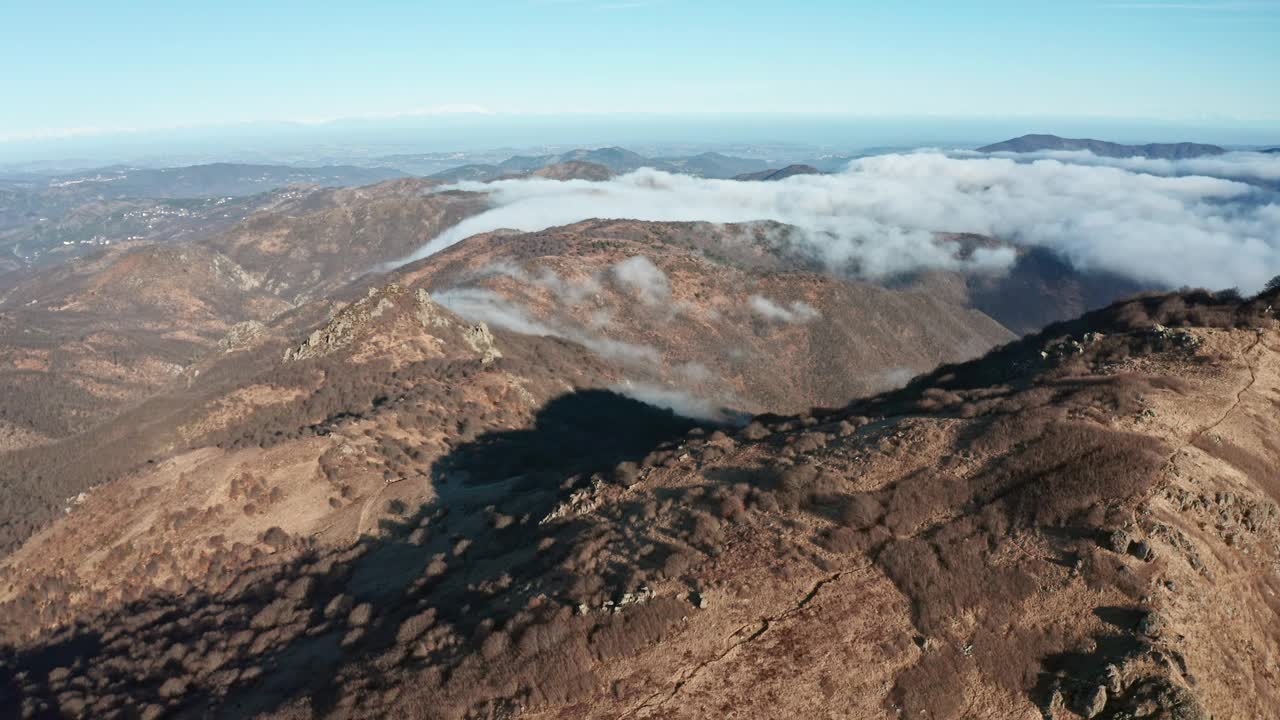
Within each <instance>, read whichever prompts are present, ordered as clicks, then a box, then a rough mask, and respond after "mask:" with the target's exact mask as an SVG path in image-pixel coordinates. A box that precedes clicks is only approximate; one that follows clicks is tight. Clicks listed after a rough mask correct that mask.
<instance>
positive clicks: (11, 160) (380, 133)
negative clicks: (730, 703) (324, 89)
mask: <svg viewBox="0 0 1280 720" xmlns="http://www.w3.org/2000/svg"><path fill="white" fill-rule="evenodd" d="M1028 133H1046V134H1055V135H1061V136H1064V137H1093V138H1097V139H1102V140H1108V141H1112V142H1121V143H1147V142H1204V143H1214V144H1218V145H1223V146H1225V147H1269V146H1271V145H1275V144H1280V132H1277V131H1275V130H1271V129H1269V128H1252V127H1249V126H1239V125H1235V126H1233V125H1216V126H1213V125H1194V124H1184V123H1169V122H1158V121H1153V120H1143V119H1111V118H1069V117H1062V118H1057V117H1009V118H996V117H991V118H982V117H926V116H902V117H867V116H841V115H801V114H786V113H685V114H680V113H670V114H658V113H649V114H640V113H613V114H603V113H591V114H545V115H521V114H481V113H451V114H448V115H440V116H430V117H427V116H412V117H401V118H379V119H359V118H352V119H345V120H334V121H326V122H322V123H309V124H302V123H240V124H235V125H221V126H218V125H211V126H194V127H183V128H168V129H157V130H147V131H142V130H138V131H128V132H113V133H106V134H101V135H99V134H87V135H70V136H66V137H50V138H41V139H32V140H21V141H9V142H0V168H2V169H8V170H10V171H12V170H15V169H22V170H29V171H35V170H70V169H84V168H90V167H98V166H104V165H111V164H135V165H142V166H165V165H182V164H199V163H207V162H260V163H278V164H296V165H308V164H310V165H315V164H322V163H335V164H344V163H355V164H368V161H372V160H375V159H379V158H386V157H387V156H394V155H401V154H428V153H448V152H470V153H474V152H481V151H489V152H500V151H502V150H504V149H505V150H510V151H511V152H513V153H514V152H521V151H524V152H530V151H538V150H541V149H546V150H557V149H559V150H563V149H567V148H571V147H574V148H576V147H604V146H614V145H618V146H623V147H627V148H629V149H633V150H638V151H641V152H643V151H645V150H649V151H657V152H659V153H660V152H662V151H663V150H667V151H669V152H673V153H674V152H677V151H687V152H695V151H698V152H700V151H704V150H722V151H734V150H736V151H737V152H739V153H741V154H746V155H753V156H763V157H765V158H766V159H785V158H786V157H789V155H788V153H787V151H786V148H788V147H790V148H791V149H793V150H794V151H796V152H798V153H800V155H804V154H806V153H808V154H813V153H815V152H821V151H829V152H831V153H835V154H840V153H850V152H857V151H860V150H867V149H876V148H917V147H937V148H943V149H965V148H972V147H977V146H980V145H985V144H989V143H993V142H997V141H1000V140H1004V139H1007V138H1010V137H1016V136H1020V135H1024V134H1028Z"/></svg>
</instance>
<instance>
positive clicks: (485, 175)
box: [430, 147, 769, 182]
mask: <svg viewBox="0 0 1280 720" xmlns="http://www.w3.org/2000/svg"><path fill="white" fill-rule="evenodd" d="M565 163H591V164H592V165H598V166H601V167H605V168H608V169H609V170H610V171H611V172H613V173H615V174H623V173H629V172H632V171H634V170H639V169H640V168H645V167H647V168H654V169H655V170H664V171H666V172H672V173H683V174H685V175H695V176H698V177H706V178H726V179H727V178H732V177H735V176H738V175H742V174H744V173H754V172H761V171H765V170H768V169H769V164H768V163H767V162H765V161H764V160H756V159H751V158H740V157H731V156H729V155H722V154H720V153H716V152H706V153H702V154H700V155H693V156H690V157H667V158H650V157H645V156H644V155H641V154H640V153H637V152H633V151H631V150H627V149H626V148H621V147H607V148H596V149H594V150H586V149H579V150H570V151H569V152H566V153H561V154H559V155H539V156H528V155H516V156H514V157H511V158H509V159H507V160H504V161H502V162H500V163H496V164H490V163H473V164H469V165H462V166H459V167H455V168H450V169H448V170H444V171H442V172H438V173H435V174H433V175H431V176H430V177H431V178H432V179H434V180H445V181H449V182H457V181H460V180H475V181H480V182H483V181H487V180H496V179H497V178H500V177H507V176H512V175H522V174H526V173H531V172H534V171H536V170H541V169H543V168H546V167H549V166H552V165H561V164H565Z"/></svg>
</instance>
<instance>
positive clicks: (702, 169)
mask: <svg viewBox="0 0 1280 720" xmlns="http://www.w3.org/2000/svg"><path fill="white" fill-rule="evenodd" d="M658 162H661V163H663V164H664V165H666V166H669V167H671V168H674V170H675V172H681V173H684V174H686V175H697V176H698V177H707V178H732V177H735V176H738V175H742V174H745V173H753V172H759V171H761V170H764V169H766V168H767V167H768V163H766V162H765V161H764V160H756V159H751V158H738V157H731V156H729V155H723V154H721V153H717V152H706V153H702V154H700V155H694V156H692V157H668V158H659V159H658Z"/></svg>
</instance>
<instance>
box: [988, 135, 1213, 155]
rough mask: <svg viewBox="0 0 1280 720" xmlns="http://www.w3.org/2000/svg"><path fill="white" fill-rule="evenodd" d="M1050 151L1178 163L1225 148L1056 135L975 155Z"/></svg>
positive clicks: (991, 147) (1013, 142)
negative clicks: (1128, 142) (1108, 140)
mask: <svg viewBox="0 0 1280 720" xmlns="http://www.w3.org/2000/svg"><path fill="white" fill-rule="evenodd" d="M1051 150H1068V151H1072V150H1074V151H1080V150H1084V151H1088V152H1091V153H1093V154H1094V155H1099V156H1102V157H1145V158H1153V159H1160V160H1179V159H1182V158H1191V157H1200V156H1203V155H1221V154H1223V153H1225V152H1226V149H1225V148H1221V147H1218V146H1217V145H1205V144H1202V143H1189V142H1182V143H1148V144H1146V145H1122V144H1120V143H1113V142H1107V141H1105V140H1091V139H1088V138H1062V137H1058V136H1057V135H1023V136H1022V137H1018V138H1013V139H1012V140H1005V141H1003V142H998V143H995V144H994V145H987V146H986V147H980V148H978V152H984V153H997V152H1013V153H1033V152H1045V151H1051Z"/></svg>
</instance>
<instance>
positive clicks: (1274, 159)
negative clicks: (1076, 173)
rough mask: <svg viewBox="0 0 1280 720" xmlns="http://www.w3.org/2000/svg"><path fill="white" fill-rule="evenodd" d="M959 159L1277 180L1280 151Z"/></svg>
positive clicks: (1065, 152)
mask: <svg viewBox="0 0 1280 720" xmlns="http://www.w3.org/2000/svg"><path fill="white" fill-rule="evenodd" d="M954 155H955V156H956V157H960V158H977V157H996V158H1006V159H1009V160H1021V161H1024V162H1025V161H1034V160H1060V161H1062V162H1065V163H1071V164H1073V165H1100V166H1106V167H1116V168H1122V169H1124V170H1131V171H1133V172H1138V173H1147V174H1149V175H1161V176H1165V177H1176V176H1182V175H1204V176H1207V177H1217V178H1228V179H1235V180H1262V181H1280V153H1262V152H1246V151H1236V152H1229V153H1224V154H1222V155H1201V156H1200V157H1191V158H1180V159H1177V160H1165V159H1162V158H1146V157H1141V156H1136V157H1127V158H1117V157H1106V156H1102V155H1094V154H1093V153H1091V152H1089V151H1088V150H1044V151H1040V152H1033V153H1011V152H999V153H989V154H987V153H977V152H963V153H954Z"/></svg>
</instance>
